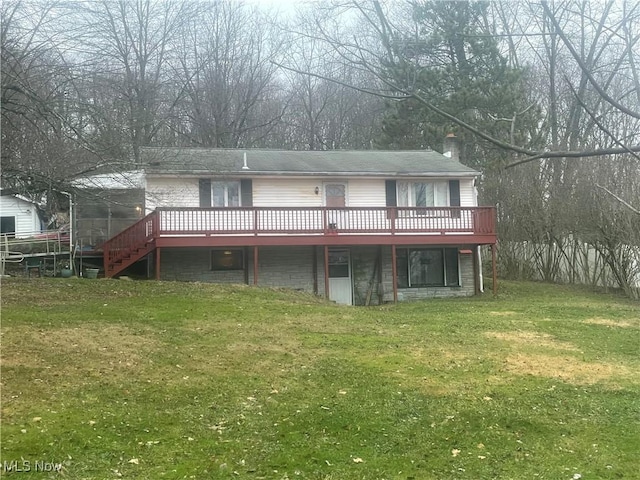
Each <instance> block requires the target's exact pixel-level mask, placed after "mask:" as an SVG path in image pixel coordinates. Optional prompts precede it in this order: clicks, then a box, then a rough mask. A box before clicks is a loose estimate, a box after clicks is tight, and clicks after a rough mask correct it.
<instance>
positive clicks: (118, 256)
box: [103, 207, 496, 276]
mask: <svg viewBox="0 0 640 480" xmlns="http://www.w3.org/2000/svg"><path fill="white" fill-rule="evenodd" d="M495 218H496V213H495V208H494V207H343V208H330V207H230V208H216V207H211V208H189V207H184V208H158V209H156V210H155V211H154V212H152V213H150V214H149V215H147V216H146V217H144V218H143V219H141V220H140V221H139V222H137V223H135V224H134V225H132V226H130V227H128V228H127V229H125V230H123V231H122V232H120V233H119V234H118V235H116V236H115V237H113V238H111V239H109V240H107V241H106V242H105V243H104V245H103V252H104V264H105V275H107V276H111V275H113V274H115V273H117V271H121V270H122V269H124V268H126V266H128V265H130V264H132V263H133V262H135V261H137V260H139V259H140V258H142V257H143V256H145V255H147V254H148V253H149V252H151V251H152V250H153V249H154V248H155V246H154V242H155V241H156V239H159V238H162V237H194V236H225V235H228V236H234V237H238V236H247V237H248V236H260V235H263V236H265V235H292V236H293V235H298V236H309V235H317V236H323V235H338V234H340V235H342V234H346V235H348V234H353V235H370V234H371V235H407V234H413V235H415V234H418V235H420V234H463V235H465V234H469V235H495V232H496V223H495Z"/></svg>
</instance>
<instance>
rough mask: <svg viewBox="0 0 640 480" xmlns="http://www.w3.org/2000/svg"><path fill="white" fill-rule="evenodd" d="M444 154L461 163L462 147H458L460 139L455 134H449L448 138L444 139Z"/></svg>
mask: <svg viewBox="0 0 640 480" xmlns="http://www.w3.org/2000/svg"><path fill="white" fill-rule="evenodd" d="M442 154H443V155H444V156H445V157H449V158H450V159H451V160H453V161H455V162H459V161H460V146H459V145H458V139H457V137H456V136H455V134H453V133H448V134H447V136H446V137H444V142H443V144H442Z"/></svg>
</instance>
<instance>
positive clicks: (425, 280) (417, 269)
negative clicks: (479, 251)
mask: <svg viewBox="0 0 640 480" xmlns="http://www.w3.org/2000/svg"><path fill="white" fill-rule="evenodd" d="M397 259H398V287H400V288H420V287H458V286H460V274H459V266H458V249H457V248H429V249H412V248H401V249H398V250H397Z"/></svg>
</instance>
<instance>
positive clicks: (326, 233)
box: [103, 148, 496, 305]
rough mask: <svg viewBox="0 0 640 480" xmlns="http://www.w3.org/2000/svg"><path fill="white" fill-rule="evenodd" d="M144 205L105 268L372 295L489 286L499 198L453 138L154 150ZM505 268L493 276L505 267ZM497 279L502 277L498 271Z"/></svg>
mask: <svg viewBox="0 0 640 480" xmlns="http://www.w3.org/2000/svg"><path fill="white" fill-rule="evenodd" d="M143 160H144V164H145V169H144V189H145V192H144V202H145V205H144V208H145V212H146V213H147V214H146V216H145V217H144V218H142V219H140V220H139V221H138V222H137V223H135V224H133V225H131V226H130V227H128V228H126V229H125V230H123V231H122V232H120V233H119V234H117V235H115V236H113V237H112V238H110V239H109V240H107V241H106V242H105V243H104V245H103V251H104V270H105V276H107V277H117V276H118V275H121V274H125V273H126V270H127V268H129V267H130V266H132V265H133V264H134V263H136V262H140V261H144V260H146V261H147V262H148V273H149V276H151V277H154V278H156V279H158V280H182V281H200V282H227V283H246V284H255V285H262V286H278V287H290V288H294V289H299V290H305V291H309V292H314V293H316V294H320V295H325V296H327V297H328V298H329V299H331V300H333V301H335V302H337V303H343V304H355V305H365V304H366V305H368V304H376V303H382V302H388V301H398V300H409V299H420V298H428V297H436V296H437V297H439V296H468V295H473V294H474V293H476V292H478V291H479V290H480V289H481V288H482V287H481V282H482V277H481V268H480V258H479V248H478V247H479V246H481V245H491V246H492V253H493V255H492V260H493V265H494V272H495V243H496V228H495V208H494V207H479V206H477V199H476V193H475V187H474V182H475V179H476V177H477V176H478V175H479V173H478V172H476V171H474V170H472V169H471V168H468V167H466V166H464V165H462V164H461V163H460V162H459V161H458V160H457V158H456V155H455V149H450V150H449V151H445V154H444V155H443V154H440V153H437V152H433V151H375V150H368V151H276V150H253V149H247V150H241V149H200V148H146V149H145V150H144V152H143ZM494 277H495V273H494ZM494 285H495V279H494Z"/></svg>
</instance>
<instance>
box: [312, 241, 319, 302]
mask: <svg viewBox="0 0 640 480" xmlns="http://www.w3.org/2000/svg"><path fill="white" fill-rule="evenodd" d="M311 248H312V249H313V252H312V255H311V261H312V262H313V265H311V270H312V272H313V294H314V295H318V249H317V248H316V246H315V245H314V246H313V247H311Z"/></svg>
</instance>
